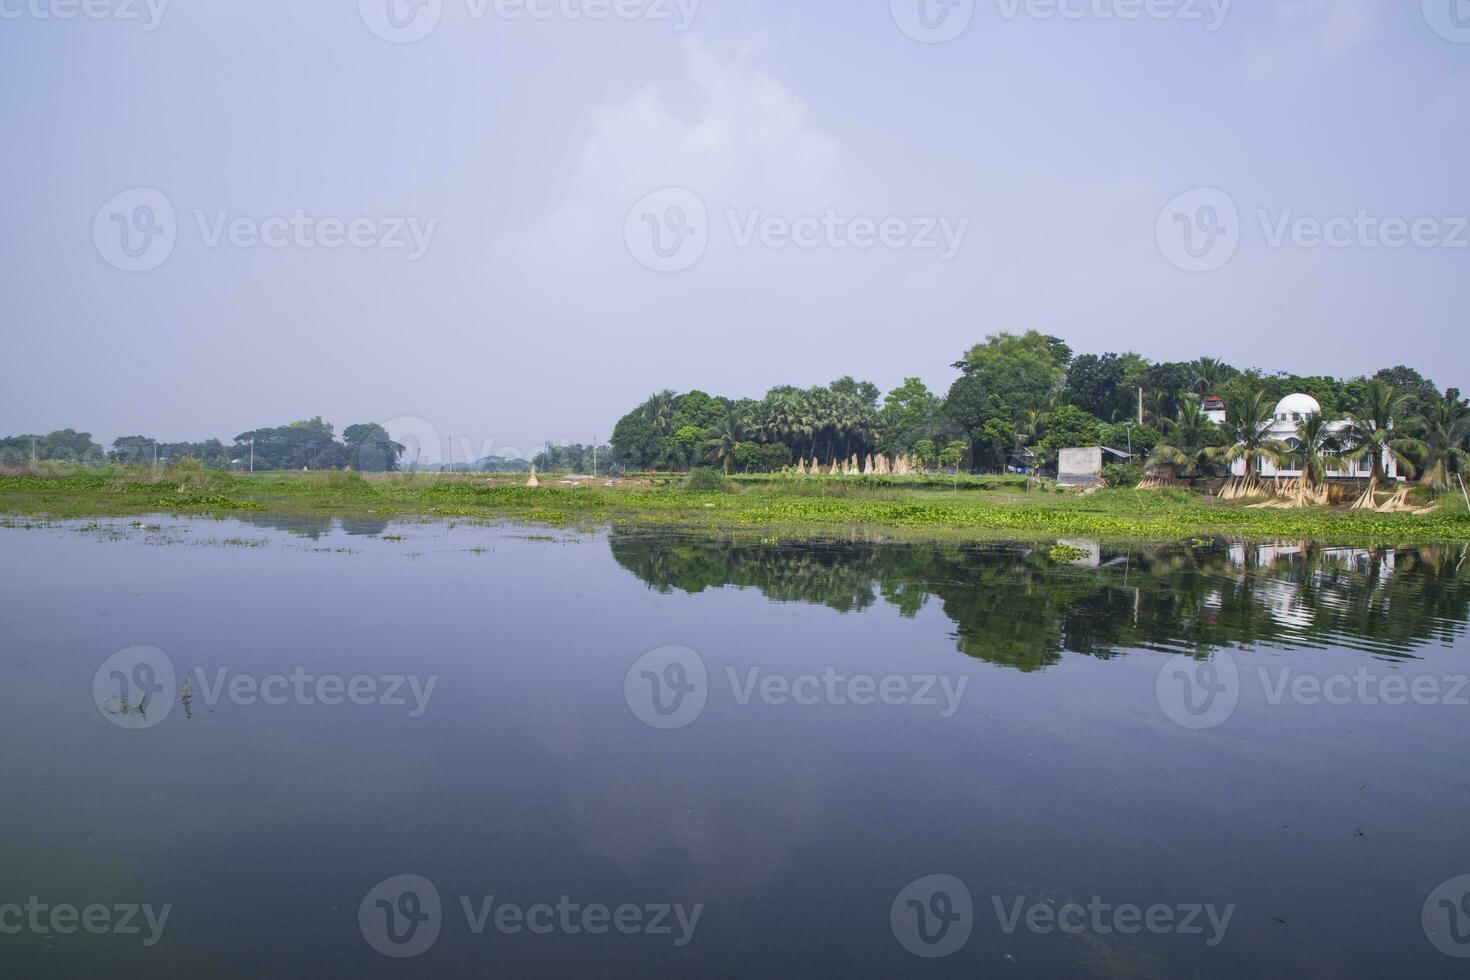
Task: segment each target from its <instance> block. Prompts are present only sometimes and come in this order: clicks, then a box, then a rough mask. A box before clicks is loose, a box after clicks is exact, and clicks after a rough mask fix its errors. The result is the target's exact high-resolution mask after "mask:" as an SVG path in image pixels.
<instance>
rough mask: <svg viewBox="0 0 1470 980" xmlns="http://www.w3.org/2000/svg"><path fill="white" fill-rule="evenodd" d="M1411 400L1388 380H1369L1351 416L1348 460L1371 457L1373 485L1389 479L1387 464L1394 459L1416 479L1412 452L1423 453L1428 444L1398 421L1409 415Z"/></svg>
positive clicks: (1345, 440)
mask: <svg viewBox="0 0 1470 980" xmlns="http://www.w3.org/2000/svg"><path fill="white" fill-rule="evenodd" d="M1408 406H1409V400H1408V398H1407V397H1406V396H1404V395H1401V394H1399V393H1398V392H1397V391H1395V390H1394V388H1393V387H1392V386H1391V385H1389V384H1388V383H1387V382H1385V381H1376V380H1375V381H1369V382H1368V384H1367V385H1366V386H1365V387H1364V389H1363V397H1362V400H1361V401H1360V402H1359V404H1358V411H1357V412H1356V413H1355V414H1352V415H1349V416H1348V420H1347V421H1348V425H1347V428H1346V429H1345V430H1343V433H1342V439H1343V445H1344V446H1345V447H1346V451H1345V452H1344V454H1343V455H1344V457H1345V458H1347V459H1351V460H1361V459H1363V458H1364V457H1367V458H1368V459H1370V460H1371V461H1372V464H1373V476H1372V480H1371V481H1370V486H1375V487H1376V486H1377V485H1378V484H1380V483H1382V482H1383V480H1384V478H1385V476H1386V475H1387V474H1386V472H1385V464H1384V461H1385V460H1387V459H1392V460H1394V461H1395V462H1397V463H1398V464H1399V470H1400V472H1402V473H1404V474H1405V475H1406V476H1413V475H1414V473H1415V472H1416V470H1415V467H1414V463H1413V461H1412V460H1410V459H1409V457H1408V455H1407V454H1408V453H1416V454H1417V453H1421V452H1422V451H1423V449H1424V444H1423V443H1422V442H1420V441H1419V440H1418V439H1414V438H1412V437H1410V436H1408V435H1406V434H1405V431H1404V430H1403V429H1402V428H1401V427H1400V426H1399V425H1398V420H1399V419H1401V418H1404V417H1406V416H1407V415H1408Z"/></svg>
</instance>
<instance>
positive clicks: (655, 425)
mask: <svg viewBox="0 0 1470 980" xmlns="http://www.w3.org/2000/svg"><path fill="white" fill-rule="evenodd" d="M643 417H644V418H645V419H647V420H648V427H649V428H650V429H652V430H653V434H654V435H656V436H661V435H666V434H667V433H668V431H669V424H670V423H671V422H672V421H673V419H674V393H673V392H672V391H669V390H668V389H667V388H665V389H664V390H663V391H661V392H659V393H658V394H656V395H654V396H652V397H650V398H649V399H648V401H646V402H644V403H643Z"/></svg>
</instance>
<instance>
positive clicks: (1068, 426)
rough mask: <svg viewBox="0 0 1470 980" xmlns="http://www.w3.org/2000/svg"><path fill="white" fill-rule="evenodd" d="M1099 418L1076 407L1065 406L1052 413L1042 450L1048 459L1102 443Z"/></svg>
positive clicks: (1042, 441)
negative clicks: (1065, 450)
mask: <svg viewBox="0 0 1470 980" xmlns="http://www.w3.org/2000/svg"><path fill="white" fill-rule="evenodd" d="M1101 441H1102V440H1101V434H1100V432H1099V423H1098V420H1097V417H1096V416H1095V415H1093V414H1091V413H1090V412H1084V411H1083V410H1082V409H1080V408H1078V407H1076V406H1075V405H1063V406H1062V407H1061V408H1059V409H1057V410H1056V411H1055V412H1052V413H1051V418H1050V420H1049V421H1048V422H1047V427H1046V438H1044V439H1042V440H1041V448H1042V450H1043V451H1045V452H1046V454H1047V455H1048V457H1054V456H1056V454H1057V453H1058V452H1060V451H1061V450H1063V449H1076V448H1079V447H1085V446H1096V445H1099V444H1100V443H1101Z"/></svg>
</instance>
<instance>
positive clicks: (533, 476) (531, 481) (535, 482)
mask: <svg viewBox="0 0 1470 980" xmlns="http://www.w3.org/2000/svg"><path fill="white" fill-rule="evenodd" d="M540 485H541V481H540V480H538V479H536V467H535V466H534V465H532V467H531V478H530V479H529V480H527V481H526V486H528V487H539V486H540Z"/></svg>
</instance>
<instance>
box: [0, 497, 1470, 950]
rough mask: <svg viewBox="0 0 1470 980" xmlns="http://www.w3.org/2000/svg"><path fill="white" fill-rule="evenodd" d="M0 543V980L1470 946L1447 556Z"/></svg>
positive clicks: (178, 538)
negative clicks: (1, 751) (1, 701)
mask: <svg viewBox="0 0 1470 980" xmlns="http://www.w3.org/2000/svg"><path fill="white" fill-rule="evenodd" d="M12 523H13V524H14V523H19V524H20V525H21V526H11V527H6V528H0V625H3V644H4V645H3V654H0V681H3V690H4V691H5V694H6V699H5V700H6V711H5V713H4V720H3V722H0V731H3V732H4V736H5V738H4V742H5V763H4V768H3V774H4V789H3V790H0V801H3V802H0V825H3V827H4V835H3V839H0V975H4V976H7V977H9V976H20V977H26V976H87V975H104V974H105V975H114V976H136V977H170V976H180V977H182V976H212V977H213V976H221V977H228V976H262V975H265V976H276V977H296V976H303V977H321V976H366V977H375V976H385V977H386V976H419V975H423V976H429V975H432V976H512V977H529V976H567V977H570V976H619V977H622V976H627V977H633V976H671V977H672V976H679V977H684V976H688V977H754V976H771V975H783V976H854V977H856V976H871V977H891V976H905V975H913V976H965V977H974V976H999V977H1061V976H1145V977H1146V976H1161V977H1182V976H1198V977H1240V976H1281V977H1379V976H1463V975H1464V973H1465V970H1466V968H1467V966H1470V962H1467V960H1466V959H1464V958H1460V957H1465V956H1470V878H1463V879H1462V878H1461V877H1460V876H1464V875H1470V830H1467V825H1470V765H1467V760H1470V706H1467V701H1470V689H1467V688H1466V686H1465V680H1466V675H1467V674H1470V640H1467V638H1466V635H1465V628H1466V621H1467V618H1470V567H1462V566H1463V565H1464V563H1465V555H1464V553H1463V551H1462V550H1461V549H1460V548H1459V547H1455V548H1442V549H1435V548H1424V549H1387V548H1380V549H1373V550H1368V549H1351V548H1331V547H1325V546H1322V547H1318V546H1312V545H1308V544H1302V543H1291V544H1281V545H1275V546H1269V547H1267V546H1255V545H1252V546H1243V545H1239V544H1232V543H1230V542H1211V543H1205V542H1196V543H1195V544H1194V545H1191V546H1184V545H1179V546H1156V545H1146V546H1133V547H1128V546H1126V545H1119V546H1113V545H1104V546H1102V547H1100V548H1099V547H1097V546H1095V545H1093V544H1092V543H1090V542H1071V543H1070V548H1071V549H1073V550H1067V551H1058V552H1056V553H1055V554H1051V553H1049V548H1050V544H1051V543H1048V544H1046V545H1041V546H1019V545H1003V546H962V545H940V546H933V545H927V546H920V545H885V546H876V545H871V544H864V543H841V544H809V543H801V542H786V541H759V540H754V541H748V542H739V543H730V542H719V541H713V540H709V539H706V538H700V537H693V536H687V535H680V534H675V533H668V532H633V531H625V530H612V531H602V532H596V533H573V532H565V531H547V530H545V529H528V528H520V527H509V526H499V527H484V526H465V525H461V526H451V525H446V524H406V525H405V524H395V525H393V526H391V527H389V526H388V525H386V524H383V523H375V522H371V521H366V522H349V523H347V524H345V525H344V524H342V523H340V522H333V521H330V520H322V521H316V522H307V521H291V520H275V519H273V520H259V521H251V522H241V521H212V520H181V519H178V518H171V517H158V518H150V519H148V520H146V521H144V522H141V525H140V526H134V522H132V521H130V520H106V521H99V522H96V523H86V522H75V523H67V524H60V525H51V526H44V527H36V526H26V525H25V522H12ZM165 915H166V918H164V916H165Z"/></svg>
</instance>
